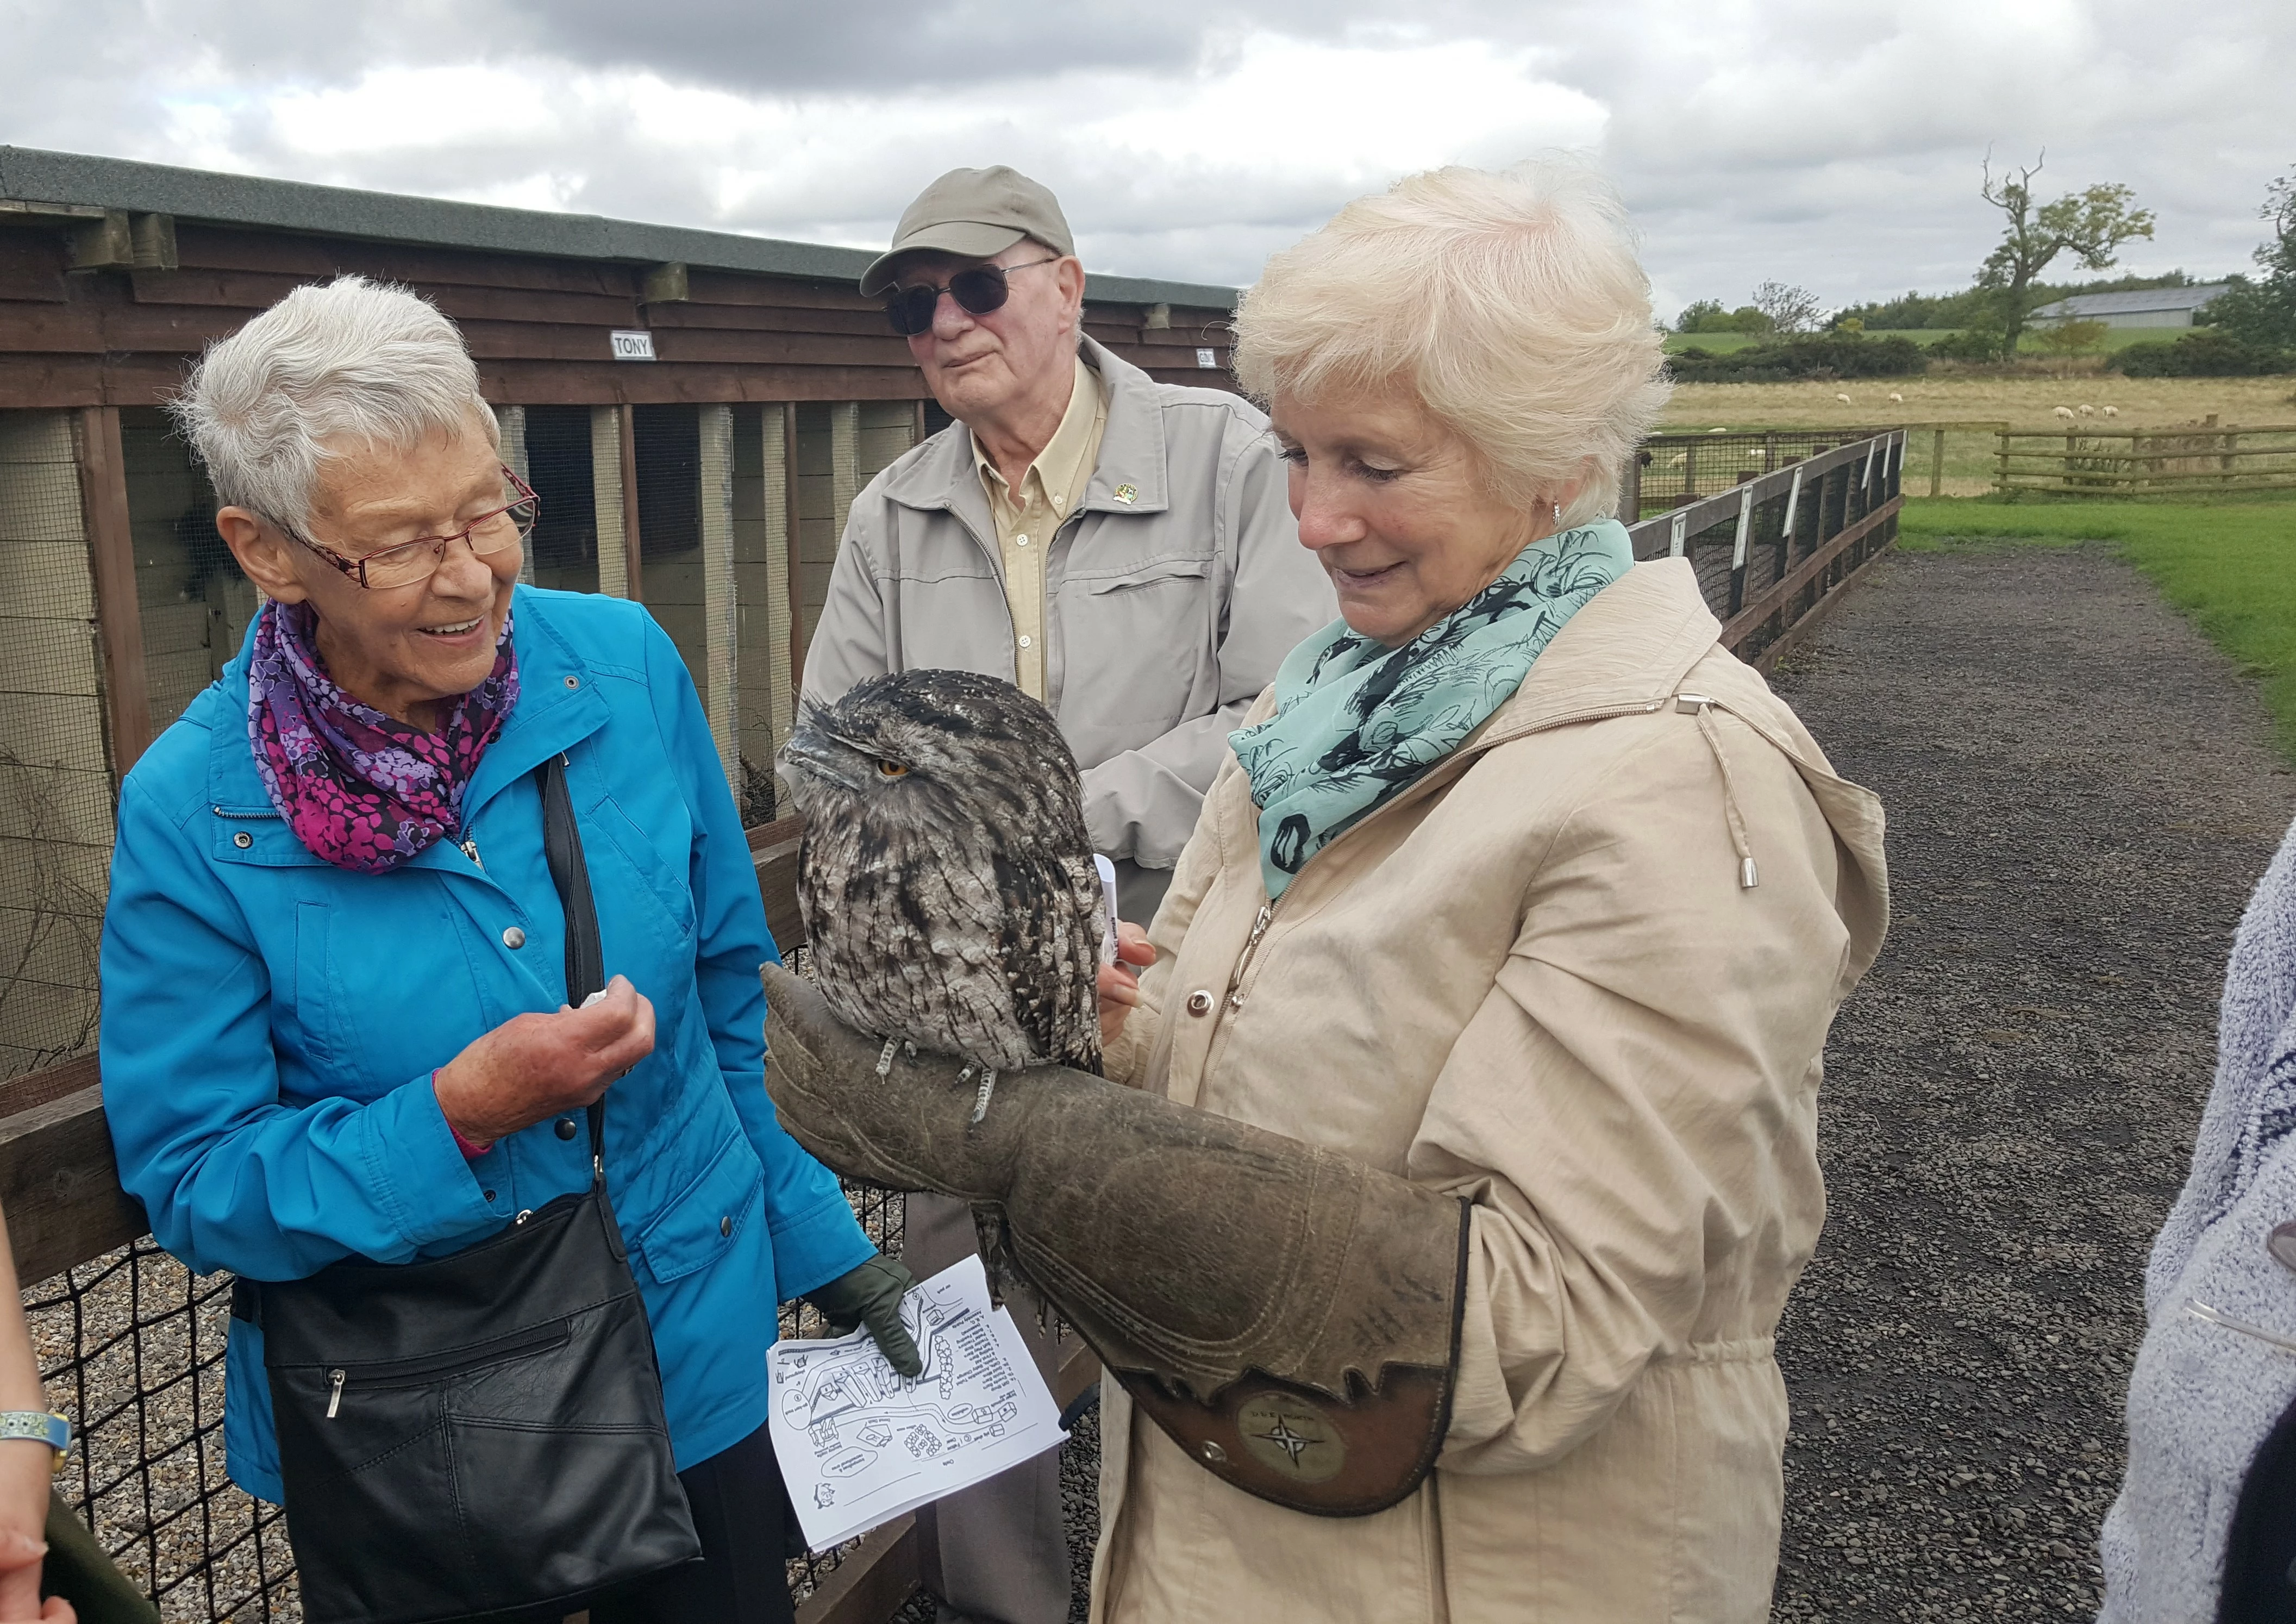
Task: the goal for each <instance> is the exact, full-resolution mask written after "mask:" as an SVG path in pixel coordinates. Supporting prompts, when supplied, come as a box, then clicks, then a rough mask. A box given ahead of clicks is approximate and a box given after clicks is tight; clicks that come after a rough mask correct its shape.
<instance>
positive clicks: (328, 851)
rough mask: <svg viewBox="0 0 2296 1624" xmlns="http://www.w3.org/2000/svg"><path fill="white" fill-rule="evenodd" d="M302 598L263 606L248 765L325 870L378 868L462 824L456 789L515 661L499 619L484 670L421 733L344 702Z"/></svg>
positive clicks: (504, 710) (501, 705)
mask: <svg viewBox="0 0 2296 1624" xmlns="http://www.w3.org/2000/svg"><path fill="white" fill-rule="evenodd" d="M317 627H318V617H317V616H316V614H314V613H313V612H312V610H311V606H310V605H309V604H307V603H280V602H278V601H277V600H274V601H272V602H271V603H266V604H265V605H264V606H263V611H262V613H261V614H260V615H258V617H257V618H256V625H255V651H254V654H253V657H252V659H251V660H250V663H249V665H248V668H247V735H248V740H249V742H250V743H251V744H253V746H254V747H255V770H256V771H257V772H258V774H260V775H262V778H263V787H264V789H265V790H266V791H268V792H269V794H270V796H271V804H272V805H273V806H275V807H276V808H279V816H282V817H283V818H285V819H286V820H287V826H288V827H289V828H290V829H292V830H293V831H294V832H295V838H296V839H297V840H299V841H302V842H303V844H304V845H306V846H307V847H308V848H310V849H311V850H312V851H313V852H314V853H315V854H316V855H317V856H319V857H324V858H325V859H326V860H327V861H328V862H330V863H332V864H333V865H335V866H336V867H337V868H348V869H349V870H350V871H351V872H352V873H354V874H387V873H389V871H390V870H392V869H394V868H397V867H398V865H400V864H402V863H405V862H406V860H407V859H409V858H410V857H414V855H415V854H416V853H418V852H420V851H421V850H422V849H423V848H424V847H426V846H428V845H430V843H431V842H432V841H436V840H437V839H438V838H439V836H440V835H442V834H454V833H458V832H459V831H460V830H461V828H462V823H463V785H465V784H467V783H470V781H471V773H472V771H473V770H475V769H476V768H477V767H478V765H479V758H480V756H482V755H484V754H485V753H486V749H487V746H488V745H489V744H491V743H493V742H495V736H496V734H499V733H501V732H502V729H503V724H504V722H505V721H507V720H508V719H509V718H510V713H511V710H512V707H514V706H515V705H516V704H517V703H518V657H517V655H516V654H515V653H514V652H512V648H511V636H510V617H509V616H508V615H504V617H503V628H502V636H501V638H500V640H499V641H497V642H496V644H495V668H494V669H493V670H492V671H490V672H488V674H487V678H486V680H485V681H484V682H482V683H480V685H478V686H477V687H475V688H473V689H471V691H470V692H469V693H465V694H464V695H463V697H462V698H460V699H459V700H456V701H455V706H454V709H452V710H451V711H449V712H448V713H447V722H446V726H443V727H441V728H440V729H439V731H438V732H437V733H435V734H432V733H424V732H423V731H422V729H421V728H418V727H411V726H407V725H406V723H404V722H399V721H394V720H393V719H392V718H389V717H387V716H385V715H383V714H382V712H381V711H380V710H377V709H374V707H373V706H372V705H369V704H366V703H365V702H364V701H360V700H357V699H354V698H353V697H352V696H351V695H350V694H348V693H345V692H344V691H343V690H342V689H341V688H340V687H338V686H336V685H335V683H334V681H333V680H332V678H331V677H328V675H327V668H326V663H325V662H324V660H321V659H320V658H319V651H318V648H317V646H316V644H314V642H313V641H312V634H313V633H314V632H315V631H316V629H317Z"/></svg>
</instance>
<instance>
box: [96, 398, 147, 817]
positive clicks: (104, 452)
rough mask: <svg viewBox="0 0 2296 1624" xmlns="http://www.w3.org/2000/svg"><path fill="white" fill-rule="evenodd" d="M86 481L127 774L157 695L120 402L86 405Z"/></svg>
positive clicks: (118, 751)
mask: <svg viewBox="0 0 2296 1624" xmlns="http://www.w3.org/2000/svg"><path fill="white" fill-rule="evenodd" d="M79 486H80V502H81V505H82V511H84V512H85V513H86V515H87V544H88V555H89V560H90V562H91V563H92V564H93V565H94V575H95V619H96V627H97V629H98V631H99V632H100V633H101V635H102V641H103V698H104V709H105V711H106V720H107V721H108V722H109V724H110V726H111V770H112V771H113V773H114V774H116V775H122V776H124V775H126V774H127V769H128V768H129V767H134V766H135V760H136V758H137V757H139V756H141V755H142V754H143V750H144V747H145V746H147V745H149V744H150V743H151V742H152V698H151V691H150V686H149V685H148V684H147V683H146V681H145V679H144V670H143V610H142V608H141V607H140V606H139V605H138V603H136V599H135V537H134V535H133V534H132V532H131V531H130V529H129V526H128V518H127V464H126V461H125V459H124V456H123V455H122V452H121V448H120V440H119V407H117V406H85V407H83V408H81V411H80V414H79Z"/></svg>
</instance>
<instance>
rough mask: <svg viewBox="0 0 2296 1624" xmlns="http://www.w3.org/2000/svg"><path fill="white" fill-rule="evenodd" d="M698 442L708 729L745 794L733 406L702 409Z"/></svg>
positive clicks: (732, 780)
mask: <svg viewBox="0 0 2296 1624" xmlns="http://www.w3.org/2000/svg"><path fill="white" fill-rule="evenodd" d="M698 416H699V420H700V421H699V424H698V430H699V433H698V439H699V441H700V444H699V447H697V449H698V453H699V460H700V463H701V638H702V663H703V668H705V669H706V670H707V671H708V672H709V692H708V693H706V694H705V695H703V701H704V705H705V707H706V709H707V710H708V713H709V734H710V737H711V738H713V739H714V740H716V741H717V758H718V760H719V763H720V764H721V765H722V766H723V767H725V769H726V783H729V784H731V785H732V786H733V789H734V799H735V800H740V799H741V794H742V742H741V736H740V723H739V718H740V716H741V706H740V704H739V703H738V702H737V694H736V693H735V687H736V685H737V684H738V683H739V681H740V675H739V674H740V670H741V652H740V646H739V636H740V625H739V616H740V610H739V608H738V607H737V605H736V603H735V588H734V408H733V407H732V406H702V407H701V408H700V410H699V413H698Z"/></svg>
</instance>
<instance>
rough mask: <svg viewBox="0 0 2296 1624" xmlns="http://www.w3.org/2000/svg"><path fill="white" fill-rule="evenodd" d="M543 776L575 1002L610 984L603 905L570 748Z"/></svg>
mask: <svg viewBox="0 0 2296 1624" xmlns="http://www.w3.org/2000/svg"><path fill="white" fill-rule="evenodd" d="M538 770H539V772H540V774H541V778H542V852H543V856H544V857H546V858H547V859H548V860H549V863H550V878H551V882H552V883H553V884H554V885H556V886H557V887H558V901H559V904H560V906H562V908H563V909H564V910H565V914H566V1002H568V1003H569V1004H570V1005H573V1006H574V1007H575V1008H577V1009H579V1008H581V1007H582V1000H583V999H585V998H586V997H589V996H590V995H591V994H592V993H594V992H596V991H598V990H599V989H600V988H603V987H604V986H605V984H606V955H605V949H604V948H603V947H602V946H600V944H599V940H598V905H597V902H596V899H595V898H593V897H592V896H591V895H590V865H589V864H588V863H587V862H586V861H585V860H584V858H583V856H582V832H581V831H580V830H579V829H578V828H576V827H575V826H574V802H573V800H572V799H571V798H570V796H569V795H568V794H567V793H566V757H565V754H564V752H560V753H559V754H557V755H554V756H553V757H551V758H550V759H548V760H547V761H545V762H544V763H543V764H542V766H541V767H540V768H539V769H538ZM589 1114H590V1170H591V1173H592V1175H593V1176H594V1177H598V1178H603V1177H605V1176H606V1099H605V1096H604V1095H599V1096H598V1097H597V1098H596V1099H595V1100H593V1101H592V1102H591V1103H590V1113H589Z"/></svg>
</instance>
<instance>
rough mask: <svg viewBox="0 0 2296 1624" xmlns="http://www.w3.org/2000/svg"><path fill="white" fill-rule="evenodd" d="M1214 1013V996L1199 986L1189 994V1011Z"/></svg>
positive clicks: (1198, 1013) (1204, 1013)
mask: <svg viewBox="0 0 2296 1624" xmlns="http://www.w3.org/2000/svg"><path fill="white" fill-rule="evenodd" d="M1188 1013H1190V1014H1192V1015H1209V1014H1210V1013H1212V996H1211V994H1210V993H1208V992H1206V991H1205V990H1204V989H1203V988H1201V987H1199V988H1196V990H1195V991H1193V992H1192V993H1190V994H1189V995H1188Z"/></svg>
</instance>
